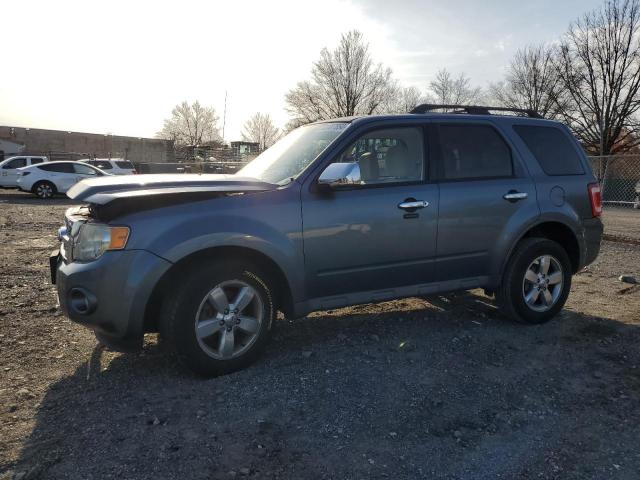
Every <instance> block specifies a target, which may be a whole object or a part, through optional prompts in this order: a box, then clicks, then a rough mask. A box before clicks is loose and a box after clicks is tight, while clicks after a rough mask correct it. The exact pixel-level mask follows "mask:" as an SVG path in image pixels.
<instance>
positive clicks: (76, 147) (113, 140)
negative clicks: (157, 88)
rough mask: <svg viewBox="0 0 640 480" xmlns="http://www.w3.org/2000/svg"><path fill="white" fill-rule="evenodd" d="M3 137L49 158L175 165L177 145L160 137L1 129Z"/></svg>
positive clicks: (17, 128)
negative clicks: (60, 156)
mask: <svg viewBox="0 0 640 480" xmlns="http://www.w3.org/2000/svg"><path fill="white" fill-rule="evenodd" d="M0 138H2V139H6V140H8V141H10V142H18V143H23V144H24V145H25V149H24V152H25V153H31V154H34V155H49V154H51V153H52V152H54V153H55V152H59V153H78V154H82V155H85V154H86V155H88V156H92V157H98V158H104V157H109V156H111V157H124V158H127V159H128V160H132V161H135V162H155V163H158V162H171V161H173V160H174V154H173V142H172V141H171V140H162V139H158V138H137V137H124V136H120V135H101V134H96V133H82V132H65V131H61V130H44V129H39V128H22V127H10V126H0Z"/></svg>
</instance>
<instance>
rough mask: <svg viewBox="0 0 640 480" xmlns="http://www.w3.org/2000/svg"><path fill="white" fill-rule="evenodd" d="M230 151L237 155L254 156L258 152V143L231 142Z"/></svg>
mask: <svg viewBox="0 0 640 480" xmlns="http://www.w3.org/2000/svg"><path fill="white" fill-rule="evenodd" d="M231 151H232V152H233V154H234V155H236V156H238V157H240V156H244V155H250V156H254V157H255V156H256V155H258V154H259V153H260V144H259V143H258V142H242V141H238V142H231Z"/></svg>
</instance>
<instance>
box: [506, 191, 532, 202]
mask: <svg viewBox="0 0 640 480" xmlns="http://www.w3.org/2000/svg"><path fill="white" fill-rule="evenodd" d="M528 196H529V194H528V193H527V192H518V191H516V190H509V191H508V192H507V193H505V194H504V195H503V196H502V198H504V199H505V200H508V201H510V202H512V203H513V202H517V201H518V200H524V199H525V198H527V197H528Z"/></svg>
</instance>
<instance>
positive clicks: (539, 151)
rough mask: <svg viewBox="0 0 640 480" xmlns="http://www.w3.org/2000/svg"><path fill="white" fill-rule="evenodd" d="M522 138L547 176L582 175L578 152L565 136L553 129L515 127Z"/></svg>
mask: <svg viewBox="0 0 640 480" xmlns="http://www.w3.org/2000/svg"><path fill="white" fill-rule="evenodd" d="M513 129H514V130H515V131H516V133H517V134H518V135H519V136H520V138H522V141H523V142H524V143H525V144H526V145H527V148H529V150H530V151H531V153H532V154H533V156H534V157H536V160H537V161H538V163H539V164H540V167H542V170H543V171H544V173H546V174H547V175H582V174H583V173H584V168H582V163H581V162H580V157H579V156H578V152H576V149H575V147H574V146H573V145H572V143H571V141H570V140H569V138H567V135H566V134H565V133H564V132H563V131H561V130H560V129H558V128H555V127H538V126H531V125H515V126H514V127H513Z"/></svg>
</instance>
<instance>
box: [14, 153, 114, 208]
mask: <svg viewBox="0 0 640 480" xmlns="http://www.w3.org/2000/svg"><path fill="white" fill-rule="evenodd" d="M18 175H19V176H18V180H17V182H16V185H17V187H18V188H19V189H20V190H22V191H24V192H31V193H33V194H34V195H36V196H38V197H40V198H43V199H45V198H51V197H53V196H54V195H55V194H56V193H66V191H67V190H69V189H70V188H71V187H72V186H73V185H75V184H76V183H77V182H79V181H80V180H84V179H86V178H97V177H102V176H105V175H108V174H107V173H106V172H103V171H102V170H100V169H99V168H96V167H94V166H92V165H87V164H85V163H82V162H71V161H67V162H47V163H46V164H41V165H32V166H30V167H24V168H21V169H19V170H18Z"/></svg>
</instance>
